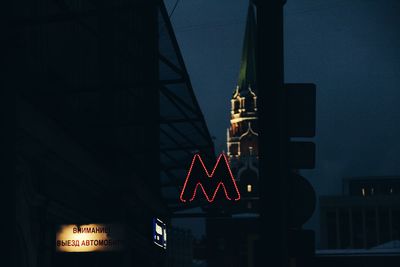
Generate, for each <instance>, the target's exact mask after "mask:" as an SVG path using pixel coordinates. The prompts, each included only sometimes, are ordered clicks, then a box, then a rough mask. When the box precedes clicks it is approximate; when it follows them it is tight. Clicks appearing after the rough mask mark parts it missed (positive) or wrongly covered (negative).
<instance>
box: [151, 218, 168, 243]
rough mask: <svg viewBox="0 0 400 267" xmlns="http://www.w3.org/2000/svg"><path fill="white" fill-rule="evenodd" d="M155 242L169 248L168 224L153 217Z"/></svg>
mask: <svg viewBox="0 0 400 267" xmlns="http://www.w3.org/2000/svg"><path fill="white" fill-rule="evenodd" d="M153 242H154V244H156V245H157V246H159V247H162V248H163V249H167V226H166V224H165V223H163V222H162V221H161V220H160V219H158V218H154V219H153Z"/></svg>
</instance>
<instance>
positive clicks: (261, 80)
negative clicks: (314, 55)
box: [253, 0, 289, 267]
mask: <svg viewBox="0 0 400 267" xmlns="http://www.w3.org/2000/svg"><path fill="white" fill-rule="evenodd" d="M253 2H254V3H255V5H256V7H257V63H256V64H257V89H258V94H259V95H258V103H259V105H258V107H259V122H260V124H259V125H260V143H259V146H260V159H259V162H260V204H261V205H260V206H261V207H260V220H261V229H260V234H261V239H260V242H259V244H258V247H259V248H258V256H257V264H256V266H279V267H286V266H289V256H288V242H287V232H288V228H287V190H286V189H287V182H286V180H287V176H288V166H287V145H288V140H289V139H288V135H287V129H286V128H287V126H286V119H285V118H286V115H285V113H286V111H285V102H286V101H285V92H284V87H283V82H284V76H283V74H284V68H283V5H284V1H282V0H268V1H265V0H254V1H253Z"/></svg>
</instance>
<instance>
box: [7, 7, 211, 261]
mask: <svg viewBox="0 0 400 267" xmlns="http://www.w3.org/2000/svg"><path fill="white" fill-rule="evenodd" d="M17 4H18V8H17V9H16V10H17V12H18V17H17V19H16V20H15V21H14V22H13V25H12V31H13V33H12V35H13V37H15V38H14V39H12V40H10V42H13V44H14V47H13V50H12V51H11V54H12V58H13V64H12V65H10V68H11V67H13V66H17V67H16V68H15V69H13V70H12V73H17V74H18V75H15V77H11V80H13V87H15V88H17V119H16V124H17V132H16V136H17V145H16V151H17V153H16V155H17V159H16V162H17V166H16V173H17V181H16V184H17V185H16V186H17V190H16V194H17V195H16V199H17V202H16V228H15V237H16V246H17V248H16V249H17V251H18V257H17V264H16V266H21V267H25V266H33V267H34V266H41V267H45V266H163V264H164V263H165V256H166V253H165V250H164V249H163V248H160V247H158V246H156V245H155V244H154V242H153V235H152V228H153V219H154V218H161V219H162V220H163V221H164V222H165V223H166V226H167V228H168V227H169V226H170V223H169V222H170V220H169V218H170V215H171V214H172V213H173V212H174V211H175V210H176V209H178V208H179V202H178V201H177V199H178V193H176V194H175V192H174V191H178V190H179V188H178V183H177V177H179V176H177V175H178V174H179V172H182V171H185V170H186V167H187V164H188V162H190V160H191V157H192V151H193V150H199V151H201V152H202V153H204V154H210V155H213V144H212V141H211V138H210V135H209V132H208V130H207V127H206V125H205V122H204V118H203V116H202V113H201V110H200V108H199V106H198V103H197V100H196V98H195V97H194V94H193V90H192V87H191V85H190V80H189V77H188V74H187V71H186V69H185V67H184V64H183V59H182V56H181V54H180V51H179V47H178V46H177V42H176V39H175V36H174V33H173V30H172V27H171V25H170V22H169V17H168V14H167V12H166V10H165V7H164V5H163V4H162V3H161V2H160V1H150V0H125V1H118V2H115V1H80V0H76V1H52V0H47V1H17ZM14 42H15V43H14ZM188 132H190V133H191V134H190V135H188ZM166 188H168V190H166ZM171 190H172V191H173V193H172V196H170V195H171V194H170V191H171ZM169 194H170V195H169ZM92 223H118V224H122V225H124V227H125V228H126V234H125V239H126V242H125V250H122V251H118V252H104V253H100V252H99V253H95V252H90V253H60V252H56V242H55V238H56V230H57V228H58V226H59V225H64V224H72V225H76V226H77V227H78V226H80V225H85V224H92Z"/></svg>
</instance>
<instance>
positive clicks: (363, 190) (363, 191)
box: [361, 188, 365, 197]
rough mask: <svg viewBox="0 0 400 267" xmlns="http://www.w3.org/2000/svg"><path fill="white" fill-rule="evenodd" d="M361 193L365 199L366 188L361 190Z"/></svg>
mask: <svg viewBox="0 0 400 267" xmlns="http://www.w3.org/2000/svg"><path fill="white" fill-rule="evenodd" d="M361 193H362V195H363V197H365V188H362V189H361Z"/></svg>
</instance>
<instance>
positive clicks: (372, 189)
mask: <svg viewBox="0 0 400 267" xmlns="http://www.w3.org/2000/svg"><path fill="white" fill-rule="evenodd" d="M373 194H374V188H373V187H372V188H371V195H373Z"/></svg>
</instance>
